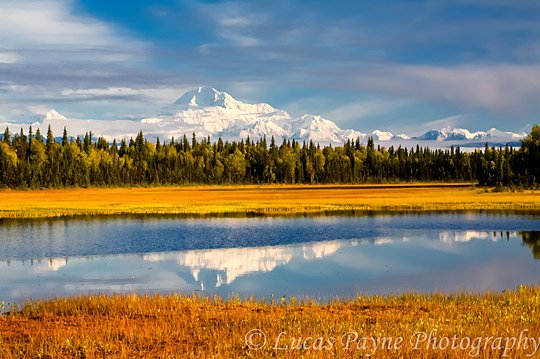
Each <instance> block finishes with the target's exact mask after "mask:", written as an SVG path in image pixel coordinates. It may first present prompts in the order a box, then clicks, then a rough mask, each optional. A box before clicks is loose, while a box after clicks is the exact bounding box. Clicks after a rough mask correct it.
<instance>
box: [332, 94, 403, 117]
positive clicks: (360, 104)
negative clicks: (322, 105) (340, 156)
mask: <svg viewBox="0 0 540 359" xmlns="http://www.w3.org/2000/svg"><path fill="white" fill-rule="evenodd" d="M408 104H410V101H406V100H400V99H391V100H390V99H381V98H371V99H366V100H359V101H354V102H349V103H347V104H345V105H342V106H340V107H338V108H335V109H333V110H331V111H328V112H326V113H325V114H324V116H325V117H327V118H330V119H332V120H335V121H339V122H347V121H351V120H362V119H365V118H368V117H371V116H377V115H384V114H388V113H392V112H394V111H396V110H398V109H399V108H402V107H404V106H406V105H408Z"/></svg>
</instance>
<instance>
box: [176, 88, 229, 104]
mask: <svg viewBox="0 0 540 359" xmlns="http://www.w3.org/2000/svg"><path fill="white" fill-rule="evenodd" d="M230 100H232V101H236V100H234V99H233V98H232V96H231V95H229V94H228V93H226V92H220V91H218V90H216V89H215V88H213V87H209V86H200V87H197V88H196V89H194V90H191V91H188V92H186V93H185V94H183V95H182V96H181V97H180V98H178V99H177V100H176V101H175V102H174V104H175V105H187V106H193V107H210V106H219V107H226V103H227V102H230Z"/></svg>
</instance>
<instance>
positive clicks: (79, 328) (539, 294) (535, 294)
mask: <svg viewBox="0 0 540 359" xmlns="http://www.w3.org/2000/svg"><path fill="white" fill-rule="evenodd" d="M539 308H540V288H528V287H520V288H518V289H516V290H514V291H506V292H503V293H484V294H455V295H444V294H431V295H420V294H403V295H399V296H385V297H379V296H360V297H358V298H354V299H350V300H339V301H335V302H331V303H316V302H313V301H303V302H299V301H295V300H291V299H290V298H287V299H285V300H282V299H278V300H276V302H275V303H274V304H264V303H262V302H257V301H255V300H247V301H240V300H236V299H231V300H228V301H222V300H220V299H216V298H212V299H208V298H202V299H201V298H198V297H184V296H176V295H170V296H152V297H148V296H135V295H132V296H94V297H79V298H70V299H56V300H52V301H46V302H42V303H30V304H26V305H25V306H24V307H23V308H22V310H20V311H18V312H14V313H12V314H11V315H4V316H1V317H0V333H2V335H0V356H1V357H2V358H19V357H32V358H46V357H51V358H59V357H89V358H91V357H108V356H112V357H124V358H127V357H171V358H175V357H193V358H208V357H218V358H221V357H224V358H234V357H262V358H264V357H269V356H280V357H282V356H285V357H302V356H303V357H331V356H335V355H339V356H340V357H359V356H361V355H362V354H364V355H365V354H370V353H374V354H375V355H374V357H377V358H389V357H406V358H408V357H416V358H431V357H469V356H470V357H480V358H487V357H490V358H491V357H501V356H502V355H503V354H506V355H508V357H511V358H515V357H526V356H527V355H529V354H531V353H533V354H534V357H538V356H539V355H540V354H539V353H540V349H539V348H538V341H539V340H540V338H539V337H540V316H539V315H538V314H539V313H538V311H539ZM254 329H259V330H260V331H262V332H255V331H253V330H254ZM250 331H251V332H250ZM247 333H251V335H250V336H248V337H247V338H246V334H247ZM261 333H264V335H265V336H266V344H265V345H264V346H263V347H261V348H258V349H257V350H255V349H256V346H259V345H262V344H263V343H264V339H263V337H262V334H261ZM280 333H281V335H280ZM424 333H425V336H424ZM430 333H431V338H430V337H429V335H430ZM356 334H358V337H356ZM400 337H401V338H403V341H402V342H401V343H400V344H399V343H398V342H400V340H399V339H398V338H400ZM520 337H521V339H520ZM310 338H311V339H310ZM318 338H322V339H318ZM362 338H373V339H374V340H375V343H376V342H377V340H378V341H379V344H378V346H377V347H375V346H374V342H373V341H372V339H366V340H363V339H362ZM445 338H448V339H445ZM512 338H515V340H514V341H513V340H512ZM525 338H528V339H527V340H528V341H527V348H525V347H524V343H525ZM532 338H535V342H534V343H533V341H532ZM382 340H386V342H385V344H384V345H383V342H382ZM519 340H521V342H520V343H521V345H520V346H518V343H519ZM298 343H300V344H301V346H302V347H303V348H302V349H297V345H298ZM321 343H322V344H321ZM330 343H332V344H333V345H330ZM390 343H391V344H390ZM452 343H454V344H452ZM512 343H513V346H512ZM535 345H536V349H535ZM250 346H251V348H250ZM452 346H454V348H452ZM505 350H506V352H505ZM475 354H478V355H475Z"/></svg>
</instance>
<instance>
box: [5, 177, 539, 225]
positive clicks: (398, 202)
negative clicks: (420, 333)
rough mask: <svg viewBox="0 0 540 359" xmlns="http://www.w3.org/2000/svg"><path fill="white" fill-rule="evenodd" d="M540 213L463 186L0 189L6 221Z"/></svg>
mask: <svg viewBox="0 0 540 359" xmlns="http://www.w3.org/2000/svg"><path fill="white" fill-rule="evenodd" d="M539 209H540V192H534V191H524V192H517V193H511V192H493V191H491V189H483V188H475V187H473V186H467V185H465V186H464V185H463V184H462V185H459V184H458V185H456V184H447V185H444V184H437V185H430V184H414V185H381V186H377V185H369V186H350V185H343V186H338V185H332V186H294V185H276V186H270V185H268V186H227V187H220V186H201V187H157V188H93V189H92V188H91V189H64V190H36V191H12V190H4V191H0V218H46V217H62V216H93V215H123V214H171V215H187V216H219V215H264V216H272V215H297V214H325V213H328V212H333V213H335V212H353V211H357V212H358V211H366V212H374V211H447V210H539Z"/></svg>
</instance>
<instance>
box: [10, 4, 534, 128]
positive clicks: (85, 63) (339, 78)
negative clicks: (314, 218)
mask: <svg viewBox="0 0 540 359" xmlns="http://www.w3.org/2000/svg"><path fill="white" fill-rule="evenodd" d="M538 19H540V2H538V1H506V0H491V1H488V0H455V1H446V2H442V1H352V0H349V1H347V0H344V1H339V0H335V1H317V0H311V1H307V0H306V1H282V0H274V1H195V0H187V1H180V0H161V1H142V0H131V1H123V0H120V1H110V0H109V1H104V0H1V1H0V116H1V117H0V120H14V119H21V118H24V117H26V116H28V114H29V113H32V112H39V111H43V110H44V109H47V108H55V109H57V110H58V111H60V112H61V113H64V114H67V115H69V116H74V117H79V118H105V119H115V118H131V117H133V118H137V117H139V116H149V115H153V114H155V113H156V111H157V110H158V109H159V108H160V107H162V106H164V105H166V104H168V103H170V102H173V101H174V100H175V99H176V98H177V97H179V96H180V95H182V93H183V92H185V91H186V90H189V89H191V88H193V87H195V86H199V85H209V86H213V87H215V88H217V89H219V90H223V91H227V92H229V93H230V94H231V95H233V96H234V97H236V98H238V99H240V100H242V101H246V102H268V103H270V104H271V105H273V106H274V107H278V108H283V109H285V110H288V111H289V112H290V113H291V114H293V115H301V114H303V113H314V114H322V115H324V116H326V117H328V118H329V119H331V120H333V121H335V122H336V123H338V125H340V126H341V127H343V128H354V129H358V130H361V131H371V130H374V129H382V130H392V131H395V132H408V133H412V134H416V133H419V132H421V131H423V130H427V129H430V128H440V127H445V126H459V127H467V128H469V129H471V130H485V129H489V128H490V127H497V128H500V129H503V130H522V129H525V128H526V127H527V126H528V125H529V124H531V123H538V122H539V118H540V21H538Z"/></svg>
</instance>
